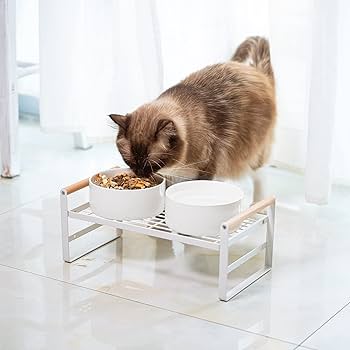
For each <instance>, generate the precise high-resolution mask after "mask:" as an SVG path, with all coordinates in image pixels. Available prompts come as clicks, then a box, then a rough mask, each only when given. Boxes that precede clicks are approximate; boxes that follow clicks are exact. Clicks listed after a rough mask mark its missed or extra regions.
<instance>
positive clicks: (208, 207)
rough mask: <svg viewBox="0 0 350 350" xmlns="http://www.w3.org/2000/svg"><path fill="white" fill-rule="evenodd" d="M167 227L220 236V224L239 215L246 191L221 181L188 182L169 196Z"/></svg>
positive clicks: (167, 192) (176, 186)
mask: <svg viewBox="0 0 350 350" xmlns="http://www.w3.org/2000/svg"><path fill="white" fill-rule="evenodd" d="M165 197H166V199H165V215H166V222H167V225H168V226H169V227H170V228H171V229H172V230H174V231H176V232H178V233H182V234H186V235H191V236H216V235H217V234H218V233H219V231H220V225H221V224H222V223H223V222H225V221H227V220H228V219H230V218H231V217H232V216H234V215H235V214H237V213H239V211H240V205H241V200H242V198H243V192H242V190H241V189H240V188H239V187H237V186H235V185H233V184H229V183H225V182H219V181H206V180H196V181H186V182H182V183H179V184H176V185H173V186H171V187H169V188H168V189H167V190H166V193H165Z"/></svg>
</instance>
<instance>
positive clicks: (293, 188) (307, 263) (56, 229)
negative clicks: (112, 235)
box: [0, 123, 350, 350]
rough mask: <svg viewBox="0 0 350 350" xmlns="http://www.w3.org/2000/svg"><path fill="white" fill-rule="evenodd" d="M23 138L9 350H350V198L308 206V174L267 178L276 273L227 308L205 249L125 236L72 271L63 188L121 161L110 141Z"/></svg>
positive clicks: (12, 238)
mask: <svg viewBox="0 0 350 350" xmlns="http://www.w3.org/2000/svg"><path fill="white" fill-rule="evenodd" d="M21 140H22V163H23V172H22V175H21V176H20V177H18V178H16V179H13V180H7V179H1V180H0V238H1V243H0V349H1V350H2V349H4V350H12V349H21V350H22V349H90V348H91V349H152V350H153V349H178V348H184V349H193V348H194V347H201V348H203V349H214V348H218V349H219V348H222V349H266V350H270V349H295V348H298V349H303V347H305V348H313V349H337V350H338V349H349V348H350V345H349V344H350V332H349V331H348V330H349V324H350V304H349V302H350V275H349V272H348V270H349V266H350V254H349V253H348V252H349V251H350V249H349V248H350V235H349V233H350V232H349V230H350V229H349V227H350V189H347V188H342V187H335V188H334V191H333V196H332V199H331V202H330V204H329V205H327V206H323V207H317V206H313V205H308V204H305V203H304V199H303V178H302V177H301V176H298V175H295V174H291V173H288V172H286V171H281V170H278V169H272V168H270V169H267V174H268V178H269V189H270V191H271V192H274V193H275V194H276V196H277V199H278V207H277V227H276V228H277V232H276V242H275V257H274V267H273V271H272V273H271V274H269V275H268V276H267V277H265V278H262V279H261V280H259V281H258V282H256V283H255V284H253V285H252V286H250V287H249V288H248V289H246V290H245V291H243V292H242V293H241V294H240V295H239V296H238V297H236V298H235V299H233V300H231V301H230V302H228V303H223V302H219V301H218V300H217V289H216V283H217V268H218V267H217V263H218V258H217V255H216V254H215V253H213V252H210V251H206V250H204V249H194V248H189V247H183V246H179V245H175V246H173V245H172V244H171V243H170V242H168V241H163V240H159V239H153V238H149V237H143V236H138V235H136V234H134V233H131V232H126V233H125V234H124V236H123V238H122V239H119V240H117V241H115V242H112V243H110V244H108V245H106V246H104V247H102V248H100V249H99V250H96V251H94V252H93V253H90V254H89V255H88V256H86V257H84V258H82V259H80V260H78V261H76V262H74V263H72V264H65V263H63V261H62V256H61V242H60V213H59V201H58V190H59V188H60V187H62V186H64V185H67V184H70V183H72V182H75V181H76V180H79V179H80V178H84V177H86V176H88V175H90V174H92V173H94V172H96V171H98V170H101V169H104V168H108V167H111V166H113V165H115V164H118V163H119V162H120V158H119V156H118V154H117V153H116V151H115V149H114V146H113V145H112V144H101V145H97V146H95V147H94V148H93V149H91V150H89V151H76V150H73V149H72V142H71V139H70V137H68V136H55V135H53V136H52V135H49V136H48V135H42V134H41V133H40V132H39V131H38V129H37V128H36V126H35V125H31V124H28V123H27V124H26V125H22V128H21ZM241 184H242V186H243V187H244V188H245V190H246V191H247V193H248V192H249V182H247V181H243V182H242V183H241ZM100 230H101V231H102V232H107V229H104V228H102V229H100ZM247 245H249V242H247V241H245V242H244V243H242V246H240V247H239V248H238V250H235V251H233V252H232V255H239V254H240V253H241V251H242V250H244V249H245V248H246V246H247ZM254 263H259V259H256V261H255V262H254ZM248 268H249V266H247V269H248ZM242 273H244V271H242ZM299 345H302V346H299ZM298 346H299V347H298Z"/></svg>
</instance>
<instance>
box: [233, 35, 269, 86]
mask: <svg viewBox="0 0 350 350" xmlns="http://www.w3.org/2000/svg"><path fill="white" fill-rule="evenodd" d="M232 60H233V61H237V62H241V63H246V64H248V65H250V66H253V67H255V68H256V69H258V70H259V71H261V72H263V73H264V74H266V75H267V76H268V77H269V78H270V81H271V83H272V84H273V85H274V84H275V78H274V74H273V69H272V65H271V56H270V45H269V42H268V40H267V39H265V38H263V37H261V36H251V37H249V38H247V39H246V40H244V41H243V42H242V44H241V45H239V46H238V48H237V50H236V52H235V53H234V55H233V57H232Z"/></svg>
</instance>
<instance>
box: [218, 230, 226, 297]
mask: <svg viewBox="0 0 350 350" xmlns="http://www.w3.org/2000/svg"><path fill="white" fill-rule="evenodd" d="M227 266H228V228H227V226H226V225H222V227H221V229H220V254H219V299H220V300H223V301H227V277H228V276H227V275H228V272H227Z"/></svg>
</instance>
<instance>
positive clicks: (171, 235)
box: [68, 211, 219, 250]
mask: <svg viewBox="0 0 350 350" xmlns="http://www.w3.org/2000/svg"><path fill="white" fill-rule="evenodd" d="M68 216H69V217H71V218H73V219H78V220H83V221H87V222H94V223H97V224H100V225H108V226H112V227H115V228H121V229H123V230H129V231H136V232H139V233H143V234H146V235H148V236H153V237H158V238H162V239H167V240H172V241H177V242H181V243H184V244H190V245H195V246H198V247H202V248H206V249H211V250H219V245H218V244H216V243H214V242H208V241H206V240H203V239H201V238H200V237H191V236H184V235H180V234H178V233H176V232H173V231H172V232H165V231H164V230H159V229H154V228H153V229H152V228H147V227H144V226H137V225H135V224H132V222H131V223H130V222H129V221H117V220H109V219H104V218H101V217H99V216H92V215H84V214H81V213H76V212H73V211H69V212H68Z"/></svg>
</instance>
